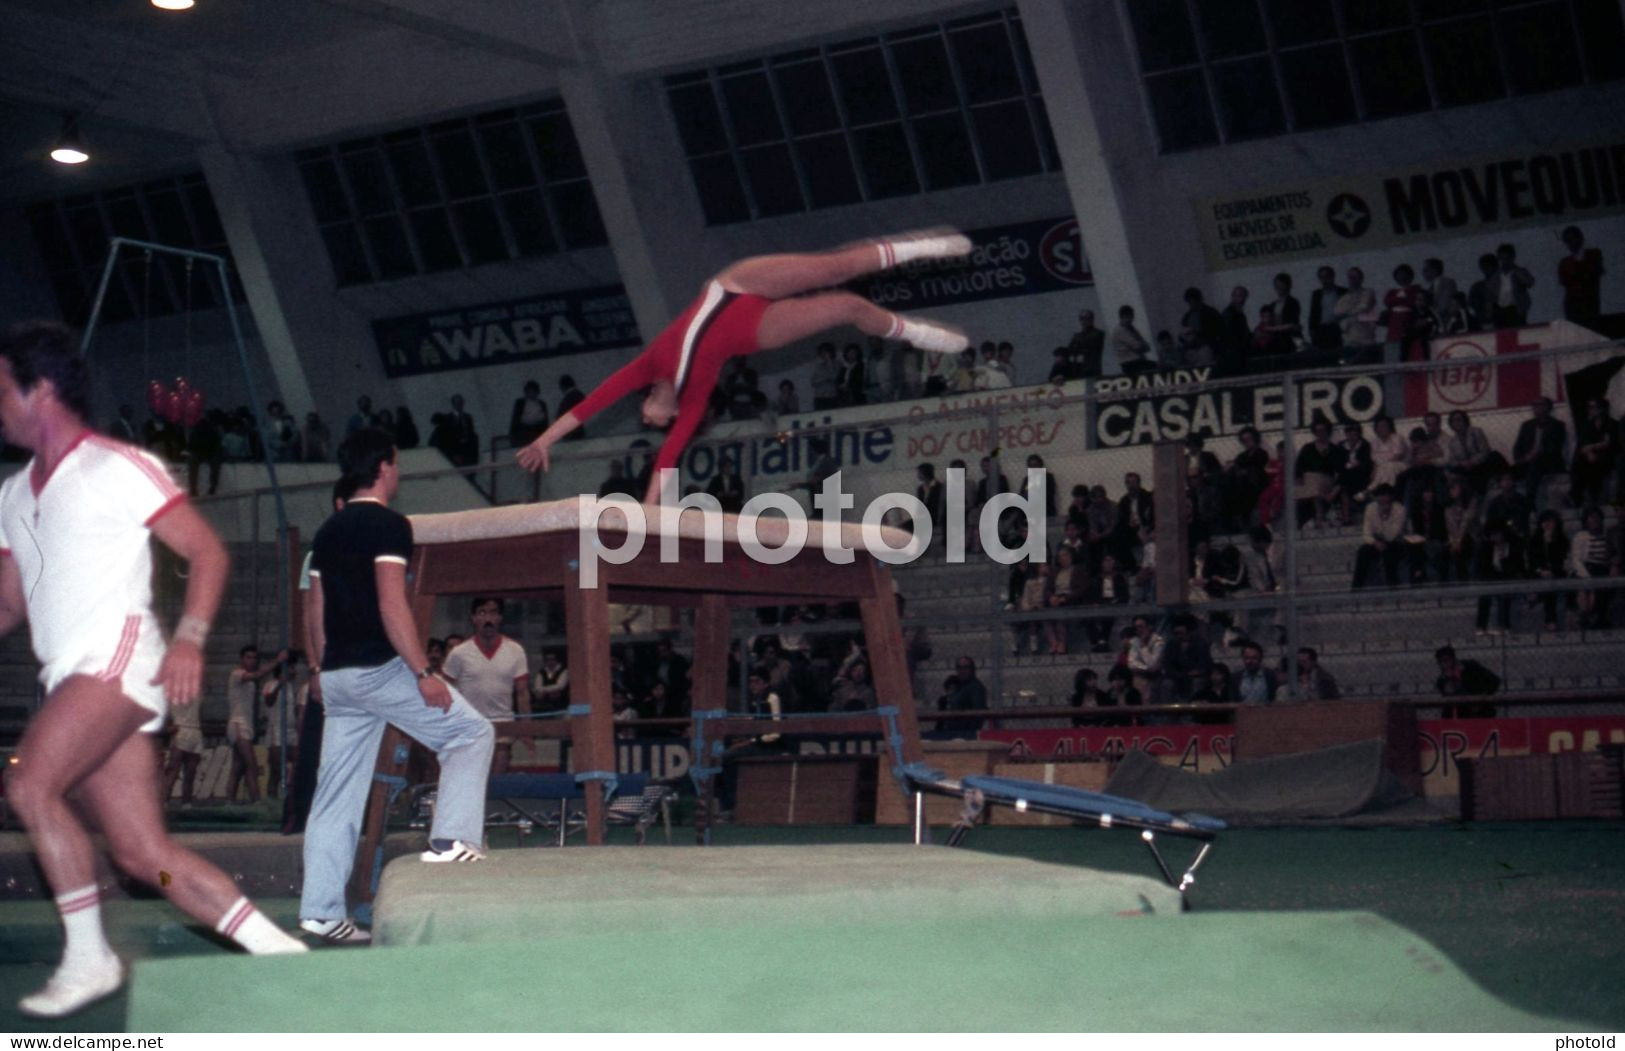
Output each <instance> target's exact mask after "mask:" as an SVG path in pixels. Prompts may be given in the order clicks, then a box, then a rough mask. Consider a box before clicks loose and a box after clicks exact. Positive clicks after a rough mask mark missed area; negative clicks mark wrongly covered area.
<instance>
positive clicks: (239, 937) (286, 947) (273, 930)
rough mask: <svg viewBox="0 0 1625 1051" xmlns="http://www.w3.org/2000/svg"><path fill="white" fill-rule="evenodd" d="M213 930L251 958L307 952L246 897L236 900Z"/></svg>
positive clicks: (302, 945) (305, 948) (307, 949)
mask: <svg viewBox="0 0 1625 1051" xmlns="http://www.w3.org/2000/svg"><path fill="white" fill-rule="evenodd" d="M214 929H215V930H216V931H217V932H218V933H220V934H224V935H225V936H226V937H228V938H230V939H231V940H232V941H234V942H236V943H237V944H238V945H241V946H242V947H243V948H245V949H247V950H248V951H249V952H251V953H253V954H254V955H255V956H272V955H276V954H278V953H292V952H309V951H310V947H309V946H307V945H306V944H305V943H304V942H302V941H300V940H299V939H298V938H295V937H293V936H292V935H290V934H288V933H287V932H285V931H284V930H283V929H282V928H280V927H278V926H277V925H276V924H274V923H272V922H271V921H270V920H269V919H267V918H266V916H265V913H263V912H261V911H260V910H258V909H256V908H255V907H254V903H253V902H251V901H249V900H248V899H247V898H238V899H237V900H236V901H235V902H233V903H232V905H231V908H229V909H227V910H226V914H225V915H224V916H222V917H220V922H219V923H217V924H215V925H214Z"/></svg>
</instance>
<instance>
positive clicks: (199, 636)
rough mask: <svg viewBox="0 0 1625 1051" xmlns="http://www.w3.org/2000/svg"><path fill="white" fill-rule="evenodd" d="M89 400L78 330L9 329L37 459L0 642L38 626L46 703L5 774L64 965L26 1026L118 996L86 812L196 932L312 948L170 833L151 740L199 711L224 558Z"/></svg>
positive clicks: (8, 379)
mask: <svg viewBox="0 0 1625 1051" xmlns="http://www.w3.org/2000/svg"><path fill="white" fill-rule="evenodd" d="M89 394H90V373H89V369H88V366H87V365H86V363H85V359H84V355H83V354H81V353H80V348H79V340H78V338H77V337H76V336H75V335H74V334H73V333H71V332H70V331H69V330H68V329H66V328H64V327H63V326H61V325H57V324H54V323H51V322H31V323H27V324H23V325H17V326H14V327H12V328H10V329H7V330H5V331H4V332H0V429H3V430H4V432H5V437H6V440H7V441H8V442H11V443H12V444H14V445H19V446H22V447H23V448H25V449H30V450H32V451H33V454H34V455H33V459H31V460H30V461H29V464H28V466H27V467H25V468H24V469H23V470H22V471H20V472H19V473H17V474H14V475H12V476H11V477H10V478H8V479H6V481H5V483H4V484H3V485H0V635H5V634H7V633H9V632H11V631H12V630H14V629H16V628H18V627H20V626H22V624H23V622H24V621H27V623H28V626H29V630H30V635H31V641H32V643H33V648H34V655H35V656H36V657H37V658H38V659H39V662H40V664H41V665H43V670H42V672H41V674H40V682H41V685H42V686H43V687H44V691H45V703H44V704H43V705H42V706H41V707H40V709H39V710H38V711H37V712H35V713H34V715H33V718H32V719H31V720H30V721H29V724H28V728H27V730H25V731H24V732H23V738H22V741H21V743H20V744H19V745H18V748H17V754H16V756H15V757H14V758H13V759H12V762H13V763H14V764H15V765H13V766H12V767H11V769H10V770H9V772H8V774H7V777H6V799H7V802H8V803H10V804H11V807H12V810H13V811H14V812H15V813H16V814H17V815H18V817H19V818H21V820H22V823H23V827H24V828H26V829H27V830H28V835H29V839H30V841H31V845H32V846H33V849H34V853H35V855H37V857H38V861H39V866H40V868H41V869H42V870H43V872H44V874H45V881H46V884H47V885H48V886H49V887H50V889H51V893H52V894H53V895H54V896H55V904H56V910H57V914H58V916H59V918H60V919H61V921H62V926H63V933H64V936H65V937H64V941H65V944H64V947H63V956H62V963H61V965H60V966H58V967H57V969H56V971H55V972H54V973H53V974H52V975H51V977H50V979H49V980H48V981H47V982H46V983H45V987H44V988H43V989H40V990H39V991H38V992H35V993H31V994H30V995H28V996H25V997H23V999H22V1000H21V1001H20V1002H19V1003H18V1005H17V1006H18V1010H19V1011H21V1013H23V1014H25V1015H28V1016H29V1017H33V1018H61V1017H63V1016H65V1015H68V1014H72V1013H73V1012H74V1011H77V1010H79V1009H80V1008H83V1007H85V1006H86V1005H88V1004H90V1003H93V1002H95V1001H96V1000H100V999H102V998H104V997H106V996H110V995H111V994H112V993H114V992H115V991H116V990H117V989H118V988H119V986H120V985H122V984H123V982H124V973H125V971H124V964H123V963H122V961H120V960H119V958H118V956H117V955H116V954H115V953H114V952H113V948H112V946H111V945H110V944H109V943H108V941H107V937H106V935H105V933H104V931H103V927H102V920H101V878H100V877H99V876H98V873H97V869H96V864H95V845H94V844H93V843H92V841H91V839H90V836H89V834H88V831H87V828H86V823H85V820H84V818H83V816H82V815H83V814H86V813H88V814H89V816H90V818H91V824H92V825H94V826H99V828H100V830H101V832H102V833H103V835H104V837H105V842H106V847H107V850H108V852H109V853H110V854H111V855H112V858H113V861H114V863H115V864H116V865H118V867H119V868H121V869H123V870H124V871H125V872H127V873H129V874H130V875H131V876H132V877H134V878H136V879H139V880H141V881H143V882H145V883H148V884H150V885H152V886H153V887H156V888H158V889H159V890H161V891H162V892H163V894H164V895H165V896H166V897H168V898H169V899H170V901H172V902H173V903H174V904H175V905H176V906H177V907H178V908H179V909H181V910H182V911H183V912H185V913H186V914H187V915H189V916H191V917H192V918H193V919H194V920H197V921H199V922H201V923H203V924H206V925H209V926H212V927H213V928H214V929H215V931H216V932H217V933H219V934H221V935H223V936H225V937H227V938H230V939H232V940H233V941H235V942H237V944H239V945H241V946H242V947H243V948H245V949H247V950H248V951H249V952H251V953H290V952H303V951H304V950H305V947H304V946H303V945H302V944H301V943H300V942H298V941H297V940H295V939H293V938H290V937H289V936H288V935H287V934H285V933H283V932H282V931H281V930H280V929H278V928H277V926H276V925H275V924H273V923H272V922H271V921H270V920H269V919H267V918H266V917H265V915H264V914H263V913H261V912H260V911H259V910H258V909H256V908H255V907H254V904H253V903H252V902H250V901H249V900H248V899H247V898H246V897H244V896H243V894H242V892H241V890H239V889H238V887H237V884H236V883H235V882H233V880H232V879H231V877H230V876H227V875H226V874H225V873H224V872H222V871H220V869H218V868H216V867H215V866H214V865H213V864H211V863H210V862H208V861H206V860H205V859H203V858H202V857H200V856H198V855H197V854H195V853H193V852H192V851H190V850H188V849H186V848H185V847H182V846H181V845H180V844H178V843H176V842H175V841H174V840H173V839H171V838H169V835H168V833H167V832H166V831H165V830H164V823H163V811H162V810H161V809H160V807H159V801H158V793H157V786H158V784H159V780H158V756H157V751H156V749H155V748H154V746H153V742H152V737H151V735H152V734H153V733H154V732H155V731H157V730H158V729H159V728H160V727H161V726H162V725H163V722H164V715H165V713H166V712H167V711H168V710H169V707H170V706H171V705H174V706H176V707H177V708H183V707H185V706H187V705H191V704H195V703H196V702H197V698H198V694H199V692H200V689H201V685H202V681H203V665H204V661H203V646H204V643H205V641H206V640H207V638H208V634H209V627H210V624H211V622H212V621H213V620H214V615H215V612H216V611H217V610H218V609H219V607H220V600H221V597H222V595H223V594H224V593H225V588H226V580H227V577H228V575H229V573H230V569H231V565H230V559H229V558H228V556H227V554H226V548H225V545H224V544H222V543H221V541H220V538H219V537H218V536H217V535H215V532H214V530H213V529H211V528H210V526H209V524H208V522H207V521H205V520H204V518H203V516H202V515H201V514H199V513H198V511H197V510H196V509H195V508H194V507H192V505H191V504H189V503H188V502H187V500H186V496H185V493H183V492H182V491H181V490H180V489H179V488H178V487H177V486H176V485H175V483H174V481H173V480H172V479H171V478H170V477H169V475H168V473H167V472H166V471H165V469H164V466H163V464H162V463H161V462H159V461H158V460H157V458H155V457H153V456H152V455H151V454H149V453H146V452H144V451H142V450H140V449H137V448H135V447H133V446H129V445H125V444H124V443H123V442H117V441H114V440H112V439H110V438H104V437H102V436H100V435H96V434H93V433H91V431H90V429H89V427H88V426H87V425H86V423H85V420H86V419H87V418H88V417H89V415H90V412H89ZM154 536H156V537H157V538H158V540H159V541H160V542H161V543H162V544H163V545H164V546H165V547H167V548H169V549H170V550H171V551H173V552H174V553H175V554H176V555H178V556H180V558H182V559H184V560H185V561H186V563H187V566H188V576H187V581H186V595H185V599H184V605H183V606H182V613H181V617H180V621H179V623H177V624H176V626H175V631H174V634H173V635H172V636H171V637H170V638H168V639H165V638H164V636H163V632H162V631H161V630H160V628H159V625H158V619H157V617H156V616H154V614H153V611H152V552H151V548H150V543H149V542H150V539H151V538H152V537H154ZM70 799H71V800H72V801H71V802H70Z"/></svg>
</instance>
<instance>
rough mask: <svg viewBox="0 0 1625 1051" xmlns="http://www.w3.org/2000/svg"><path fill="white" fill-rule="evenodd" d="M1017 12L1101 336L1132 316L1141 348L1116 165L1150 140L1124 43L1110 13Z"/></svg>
mask: <svg viewBox="0 0 1625 1051" xmlns="http://www.w3.org/2000/svg"><path fill="white" fill-rule="evenodd" d="M1017 7H1018V8H1019V9H1020V11H1021V21H1022V25H1023V27H1024V28H1025V30H1026V33H1027V44H1028V47H1029V48H1030V49H1031V51H1032V56H1033V65H1034V67H1035V68H1036V69H1037V71H1038V82H1039V86H1040V88H1041V89H1042V91H1043V94H1044V104H1045V107H1046V108H1047V109H1048V111H1049V120H1050V126H1051V128H1052V129H1053V130H1054V132H1055V145H1056V148H1057V150H1058V151H1059V152H1060V159H1061V167H1062V169H1063V171H1064V172H1065V176H1066V187H1067V192H1068V194H1069V195H1070V196H1071V198H1072V208H1073V211H1074V213H1075V214H1076V215H1077V217H1078V224H1079V227H1080V228H1081V230H1082V234H1083V246H1084V251H1085V252H1086V253H1087V254H1088V257H1089V267H1090V270H1091V271H1092V272H1093V274H1094V279H1095V288H1096V289H1097V290H1098V292H1099V294H1100V306H1101V316H1100V319H1099V324H1100V326H1101V327H1102V328H1104V329H1107V330H1108V331H1109V330H1110V329H1111V328H1112V326H1113V325H1115V324H1117V309H1118V308H1119V307H1121V306H1124V305H1127V306H1131V307H1133V308H1134V313H1135V318H1136V322H1137V324H1139V325H1140V330H1141V331H1142V332H1145V333H1146V335H1147V337H1148V338H1149V336H1150V335H1151V333H1152V332H1153V331H1154V329H1152V328H1151V327H1150V326H1152V325H1153V323H1154V322H1153V317H1152V314H1151V312H1150V311H1148V310H1147V309H1146V307H1147V305H1148V297H1147V295H1146V293H1147V292H1148V291H1150V290H1149V289H1147V288H1145V287H1144V283H1143V278H1144V277H1146V276H1148V275H1149V274H1150V272H1151V271H1152V269H1153V267H1152V266H1151V263H1150V260H1149V259H1148V253H1147V252H1146V251H1144V250H1141V251H1138V252H1137V251H1136V250H1135V244H1134V242H1133V240H1132V239H1131V234H1132V233H1133V214H1134V213H1133V209H1132V207H1131V201H1130V200H1129V196H1130V194H1129V186H1130V185H1131V182H1130V180H1131V177H1132V173H1131V172H1130V171H1129V170H1128V166H1127V165H1126V164H1125V158H1127V157H1132V156H1135V155H1143V153H1144V151H1145V149H1146V147H1147V146H1148V145H1149V132H1148V129H1147V127H1146V121H1145V118H1144V114H1143V109H1142V108H1141V107H1140V105H1139V92H1138V89H1137V85H1136V83H1135V79H1136V78H1135V75H1134V73H1133V70H1132V69H1131V68H1126V67H1127V66H1128V65H1129V60H1128V55H1127V52H1126V51H1125V44H1124V42H1125V41H1126V40H1127V39H1128V38H1127V35H1126V33H1125V29H1124V27H1123V26H1122V25H1121V24H1120V23H1119V21H1118V18H1117V8H1116V5H1113V4H1076V3H1070V2H1067V0H1018V4H1017ZM1117 67H1125V68H1117ZM1107 365H1108V367H1110V366H1111V363H1110V362H1108V363H1107Z"/></svg>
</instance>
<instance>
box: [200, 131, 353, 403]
mask: <svg viewBox="0 0 1625 1051" xmlns="http://www.w3.org/2000/svg"><path fill="white" fill-rule="evenodd" d="M198 159H199V160H200V161H201V162H202V164H203V174H204V177H205V178H206V179H208V181H209V191H210V192H211V193H212V194H213V195H214V203H215V208H216V210H217V211H218V212H219V213H220V222H221V225H222V226H223V227H224V228H225V231H226V242H227V243H228V244H229V245H230V247H231V255H232V260H233V262H234V263H235V264H236V267H237V272H238V273H239V274H240V275H241V277H242V280H243V290H244V292H245V293H246V294H247V297H248V309H249V312H250V314H252V316H253V318H254V325H255V327H256V328H258V329H259V334H260V340H261V342H262V343H263V344H264V346H265V355H266V359H267V361H268V363H269V364H270V368H271V374H272V375H273V376H274V377H275V378H276V385H277V392H276V394H277V397H278V398H279V400H280V401H281V402H282V403H283V405H285V406H286V407H287V409H288V411H289V412H290V413H292V414H293V417H294V419H296V420H303V419H304V417H305V413H307V412H309V411H310V410H312V409H314V408H316V403H315V400H314V398H313V397H312V396H311V385H310V382H309V380H308V379H307V377H306V375H305V368H304V365H303V363H302V362H301V361H300V358H299V348H300V347H301V346H303V347H304V348H305V349H306V350H308V351H310V352H312V353H314V352H316V351H317V349H318V348H319V347H320V346H321V334H322V333H323V332H324V331H326V330H327V325H326V324H325V322H324V320H323V319H322V318H321V317H319V316H318V310H319V308H318V307H317V305H316V304H317V303H319V302H321V301H322V298H323V297H326V298H331V296H332V291H333V290H332V289H331V288H328V287H325V285H324V286H323V287H321V288H320V290H319V292H318V290H317V289H315V288H313V287H312V284H313V282H320V281H324V280H325V278H324V277H316V276H315V275H316V274H322V275H325V273H326V269H325V268H324V267H321V266H316V265H314V262H315V257H313V256H312V255H311V253H310V246H309V245H307V244H303V243H301V242H300V239H299V234H298V231H300V230H303V229H305V227H304V225H302V224H301V223H299V222H296V221H294V218H293V216H294V215H296V214H298V213H297V211H296V210H294V209H292V208H291V207H290V206H289V202H288V201H287V199H286V195H287V193H288V192H289V190H290V187H291V188H292V189H297V188H298V187H297V181H298V180H297V175H296V173H294V172H293V171H292V162H291V161H290V162H287V163H285V164H282V165H277V164H275V162H268V161H265V160H262V159H260V158H257V157H253V156H250V155H247V154H242V153H237V152H234V151H232V150H229V149H227V148H225V147H223V146H218V145H213V146H205V147H203V148H202V149H200V150H199V151H198ZM278 167H280V168H282V169H284V170H282V171H281V172H278V171H276V170H275V169H276V168H278ZM290 213H292V214H290ZM262 396H263V397H265V398H267V399H269V398H270V397H271V395H270V394H266V393H263V392H262ZM264 409H265V406H263V405H256V406H254V411H255V412H263V411H264Z"/></svg>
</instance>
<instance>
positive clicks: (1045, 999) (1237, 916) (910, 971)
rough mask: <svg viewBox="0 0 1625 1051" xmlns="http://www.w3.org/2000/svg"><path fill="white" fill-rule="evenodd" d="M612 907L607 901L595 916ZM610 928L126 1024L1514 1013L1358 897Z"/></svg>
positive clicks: (184, 992)
mask: <svg viewBox="0 0 1625 1051" xmlns="http://www.w3.org/2000/svg"><path fill="white" fill-rule="evenodd" d="M605 919H606V921H609V920H610V918H609V917H607V916H606V917H605ZM608 925H609V926H611V927H615V928H618V929H612V930H608V931H606V932H604V933H600V934H569V935H562V936H557V937H544V936H532V937H528V938H525V939H524V940H519V941H512V942H498V941H486V942H479V943H475V944H449V943H441V944H426V945H415V946H407V947H401V948H372V949H330V950H326V951H321V952H315V953H311V954H308V955H305V956H297V957H288V956H279V957H246V956H231V955H226V954H219V955H212V956H198V957H191V958H182V959H170V960H149V961H143V962H141V963H139V964H137V965H136V968H135V976H134V986H133V989H132V991H131V994H130V1012H129V1028H130V1031H132V1032H188V1031H233V1032H241V1031H250V1032H259V1031H271V1032H279V1031H306V1032H333V1031H351V1030H357V1031H370V1032H422V1031H433V1032H444V1031H451V1032H470V1031H486V1030H490V1031H585V1032H637V1031H673V1030H675V1031H724V1032H733V1031H749V1032H759V1031H826V1030H833V1031H901V1032H926V1031H978V1032H981V1031H1068V1032H1070V1031H1102V1030H1105V1031H1117V1030H1129V1031H1238V1030H1239V1031H1306V1030H1307V1031H1315V1030H1335V1031H1381V1032H1389V1031H1443V1032H1460V1031H1489V1032H1508V1031H1532V1032H1564V1031H1568V1032H1575V1031H1580V1030H1582V1029H1583V1028H1584V1027H1583V1026H1581V1025H1578V1024H1575V1023H1573V1022H1570V1021H1565V1020H1562V1019H1557V1018H1548V1017H1542V1016H1539V1015H1533V1014H1529V1013H1527V1012H1524V1011H1520V1010H1518V1009H1516V1008H1512V1007H1509V1006H1507V1005H1506V1004H1504V1003H1502V1002H1501V1001H1499V1000H1497V999H1496V998H1495V997H1493V996H1491V995H1489V994H1488V993H1486V992H1485V991H1484V990H1483V989H1482V988H1480V987H1479V986H1478V985H1476V984H1474V983H1473V982H1472V981H1471V980H1469V979H1468V978H1466V977H1465V976H1464V975H1463V974H1462V973H1461V972H1460V971H1459V970H1458V969H1457V968H1456V967H1455V966H1454V965H1453V964H1452V963H1451V962H1450V961H1449V960H1448V959H1447V958H1445V957H1444V956H1443V954H1442V953H1440V952H1439V951H1438V950H1437V949H1435V948H1434V947H1433V946H1432V945H1430V944H1429V943H1428V942H1426V941H1424V940H1422V939H1421V938H1418V937H1417V936H1416V935H1414V934H1412V933H1410V932H1409V931H1407V930H1405V929H1404V928H1402V927H1399V926H1396V925H1395V924H1392V923H1389V922H1388V921H1386V920H1383V919H1381V918H1378V917H1376V916H1372V915H1370V914H1367V913H1346V912H1345V913H1309V912H1298V913H1276V914H1271V913H1229V914H1199V913H1188V914H1185V915H1183V916H1178V917H1176V918H1174V919H1172V920H1170V921H1167V922H1158V921H1155V920H1152V919H1149V918H1147V917H1145V916H1143V915H1135V916H1128V917H1123V916H1099V915H1095V916H1090V915H1079V916H1076V917H1073V918H1071V919H1065V920H1061V919H1057V918H1054V917H1048V918H1035V917H1030V916H1019V917H1003V918H1001V917H991V916H987V915H982V916H978V917H975V918H970V919H956V918H953V917H948V916H940V917H931V918H921V919H919V920H916V921H915V922H911V923H871V924H861V925H859V924H839V923H825V924H817V925H801V926H797V925H781V926H772V925H768V924H765V923H764V924H760V925H752V926H744V927H740V926H735V927H730V928H726V929H723V928H712V929H693V930H680V931H679V930H649V931H640V930H633V929H628V927H627V926H626V925H625V924H615V923H612V922H611V923H608Z"/></svg>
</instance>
